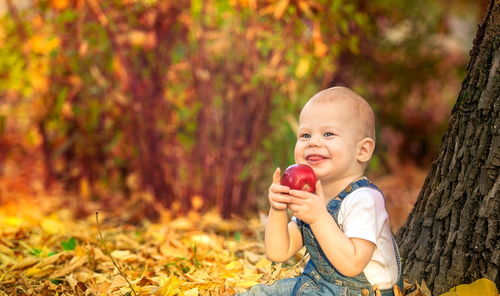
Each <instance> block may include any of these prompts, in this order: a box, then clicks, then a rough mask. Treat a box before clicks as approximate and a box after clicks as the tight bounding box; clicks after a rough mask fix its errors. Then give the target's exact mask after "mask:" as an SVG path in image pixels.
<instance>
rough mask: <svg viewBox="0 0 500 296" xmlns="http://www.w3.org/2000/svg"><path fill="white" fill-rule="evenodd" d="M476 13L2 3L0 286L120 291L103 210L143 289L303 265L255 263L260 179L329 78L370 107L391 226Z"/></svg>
mask: <svg viewBox="0 0 500 296" xmlns="http://www.w3.org/2000/svg"><path fill="white" fill-rule="evenodd" d="M485 8H486V1H464V0H456V1H446V0H439V1H431V0H424V1H397V0H374V1H342V0H329V1H327V0H277V1H273V0H227V1H223V0H221V1H215V0H214V1H201V0H192V1H155V0H122V1H96V0H86V1H84V0H50V1H46V0H45V1H11V0H6V1H3V2H1V4H0V11H1V13H2V15H1V18H0V206H1V208H2V215H1V216H0V225H1V226H2V228H1V229H2V230H1V232H0V233H2V238H1V241H0V253H1V255H2V259H1V261H0V262H1V266H2V267H3V268H2V269H3V270H5V271H4V272H3V273H2V274H0V287H2V288H3V289H4V291H5V292H9V293H18V294H19V295H21V294H22V293H28V294H29V292H28V291H29V289H34V290H31V291H36V292H39V293H42V292H40V291H56V290H57V289H59V291H61V292H63V291H66V290H65V289H71V290H68V291H73V292H76V291H77V290H78V289H81V290H82V292H81V293H84V292H85V291H86V290H88V291H91V290H92V291H94V292H93V293H115V292H116V293H118V294H117V295H123V293H126V292H124V291H129V293H130V289H129V288H128V285H127V283H126V282H125V281H124V278H123V277H122V276H121V275H120V274H119V273H118V271H117V269H116V268H115V267H114V265H113V264H112V262H111V260H110V259H109V258H108V257H107V256H106V255H105V253H106V250H105V249H104V248H103V245H102V243H101V242H100V241H99V235H98V232H97V228H96V223H95V217H94V213H95V211H99V212H100V213H101V215H102V216H101V220H102V222H103V223H104V225H103V229H104V230H105V231H104V233H105V234H106V235H105V236H106V237H107V239H108V240H109V241H108V242H109V244H110V248H111V251H112V252H114V257H116V258H117V260H118V261H120V262H119V263H120V264H121V265H122V268H124V270H125V271H126V273H127V274H128V275H129V276H130V279H131V280H132V282H133V285H135V287H136V288H137V289H138V290H140V291H142V292H141V293H144V294H145V295H149V294H154V293H156V294H159V295H176V294H179V293H186V291H191V292H189V293H192V295H197V293H201V294H203V293H214V295H218V294H224V293H228V294H230V293H232V292H234V291H237V290H238V289H243V288H245V287H247V286H249V285H251V284H253V283H255V282H257V281H260V282H266V281H267V282H269V281H272V280H274V279H276V278H278V277H280V276H286V275H290V274H291V273H294V272H297V269H296V268H293V267H292V266H293V263H292V264H291V265H290V266H287V268H286V269H281V267H276V266H275V265H271V263H270V262H268V261H266V259H265V258H264V256H263V255H262V245H261V244H262V231H261V230H262V229H261V227H262V223H263V220H264V217H265V213H266V211H267V201H266V191H267V188H268V185H269V180H270V179H271V174H272V172H273V171H274V168H275V167H276V166H280V167H282V168H284V167H286V166H287V165H289V164H291V163H293V153H292V152H293V145H294V142H295V129H296V126H297V115H298V112H299V110H300V108H301V106H302V104H303V103H304V102H305V101H306V100H307V99H308V98H309V97H310V96H311V95H313V94H314V93H315V92H317V91H318V90H320V89H322V88H326V87H329V86H333V85H345V86H348V87H351V88H353V89H354V90H356V91H357V92H359V93H360V94H362V95H363V96H364V97H365V98H366V99H367V100H368V101H369V102H370V104H371V105H372V106H373V108H374V109H375V112H376V116H377V119H378V130H377V145H378V146H377V150H376V154H375V156H374V158H373V159H372V162H371V164H370V166H369V168H368V172H367V174H368V176H369V177H370V178H372V179H374V180H375V181H376V182H377V184H378V185H380V187H381V188H382V189H383V190H384V191H385V193H386V200H387V208H388V210H389V213H390V217H391V225H392V228H393V230H394V231H396V230H397V229H398V228H399V227H400V226H401V225H402V224H403V223H404V221H405V219H406V216H407V215H408V213H409V211H410V210H411V208H412V206H413V203H414V202H415V199H416V197H417V195H418V192H419V190H420V187H421V185H422V183H423V178H424V177H425V175H426V172H427V168H428V167H429V165H430V163H431V161H432V160H433V159H434V157H435V156H436V154H437V152H438V149H439V145H440V138H441V136H442V135H443V134H444V132H445V131H446V127H447V123H448V118H449V114H450V110H451V107H452V106H453V104H454V100H455V99H456V97H457V94H458V91H459V89H460V83H461V81H462V80H463V77H464V75H465V65H466V63H467V61H468V50H469V49H470V48H471V46H472V39H473V37H474V34H475V30H476V26H477V24H478V23H479V21H480V18H481V17H482V16H483V15H484V10H485ZM228 219H229V220H228ZM72 239H73V240H72ZM139 250H140V251H139ZM51 252H52V253H51ZM54 256H56V257H54ZM92 260H93V261H92ZM297 262H299V263H300V258H297ZM96 274H98V275H99V276H97V275H96ZM20 278H23V279H25V280H24V282H25V284H22V286H23V287H25V288H23V289H18V288H15V287H16V286H19V285H20V284H19V282H18V281H20V280H19V279H20ZM26 283H27V284H26ZM79 283H82V284H79ZM84 287H85V289H84ZM144 287H150V288H144ZM36 289H38V290H36ZM44 289H45V290H44ZM127 289H128V290H127ZM141 289H142V290H141ZM148 289H149V290H148ZM169 289H170V290H169ZM23 291H24V292H23ZM119 293H122V294H119ZM148 293H149V294H148ZM169 293H170V294H169ZM87 294H88V293H87ZM11 295H16V294H11ZM82 295H83V294H82ZM186 295H188V294H186Z"/></svg>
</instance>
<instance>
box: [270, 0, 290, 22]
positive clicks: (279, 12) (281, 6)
mask: <svg viewBox="0 0 500 296" xmlns="http://www.w3.org/2000/svg"><path fill="white" fill-rule="evenodd" d="M287 7H288V0H280V1H279V2H278V3H277V4H276V6H275V7H274V12H273V15H274V17H275V18H277V19H280V18H281V17H282V16H283V14H285V11H286V9H287Z"/></svg>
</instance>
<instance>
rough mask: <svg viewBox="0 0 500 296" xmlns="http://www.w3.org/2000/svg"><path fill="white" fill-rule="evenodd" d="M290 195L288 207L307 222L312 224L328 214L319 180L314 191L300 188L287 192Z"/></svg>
mask: <svg viewBox="0 0 500 296" xmlns="http://www.w3.org/2000/svg"><path fill="white" fill-rule="evenodd" d="M288 194H290V195H291V196H292V201H291V202H290V204H289V205H288V208H289V209H290V210H291V211H292V214H293V215H294V216H295V217H297V218H299V219H300V220H302V221H304V222H305V223H307V224H313V223H314V222H316V221H318V220H319V219H320V218H322V217H323V215H324V214H327V215H329V214H328V210H327V209H326V203H325V198H324V196H323V188H322V187H321V182H320V181H317V182H316V193H310V192H307V191H302V190H290V192H289V193H288Z"/></svg>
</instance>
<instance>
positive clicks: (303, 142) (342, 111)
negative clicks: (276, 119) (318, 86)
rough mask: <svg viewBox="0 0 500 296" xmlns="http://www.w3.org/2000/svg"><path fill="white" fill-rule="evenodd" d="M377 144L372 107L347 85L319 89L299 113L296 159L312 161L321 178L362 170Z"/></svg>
mask: <svg viewBox="0 0 500 296" xmlns="http://www.w3.org/2000/svg"><path fill="white" fill-rule="evenodd" d="M374 147H375V116H374V113H373V110H372V108H371V107H370V105H369V104H368V103H367V102H366V101H365V100H364V99H363V98H362V97H361V96H360V95H358V94H356V93H355V92H353V91H352V90H350V89H348V88H346V87H338V86H337V87H332V88H328V89H325V90H322V91H320V92H318V93H317V94H316V95H314V96H313V97H312V98H311V99H310V100H309V101H308V102H307V103H306V105H305V106H304V108H303V109H302V112H301V113H300V119H299V130H298V137H297V143H296V146H295V152H294V155H295V161H296V162H297V163H305V164H308V165H310V166H311V167H312V168H313V169H314V171H315V172H316V175H317V176H318V177H319V179H320V180H321V179H323V178H334V179H340V178H345V177H347V176H352V175H357V174H359V173H363V171H364V169H365V167H366V164H367V163H368V160H369V159H370V158H371V155H372V153H373V150H374Z"/></svg>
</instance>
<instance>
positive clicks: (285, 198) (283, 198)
mask: <svg viewBox="0 0 500 296" xmlns="http://www.w3.org/2000/svg"><path fill="white" fill-rule="evenodd" d="M270 197H271V200H272V201H275V202H281V203H287V204H288V203H290V202H291V199H292V197H291V196H290V195H288V194H287V195H284V194H276V193H271V195H270Z"/></svg>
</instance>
